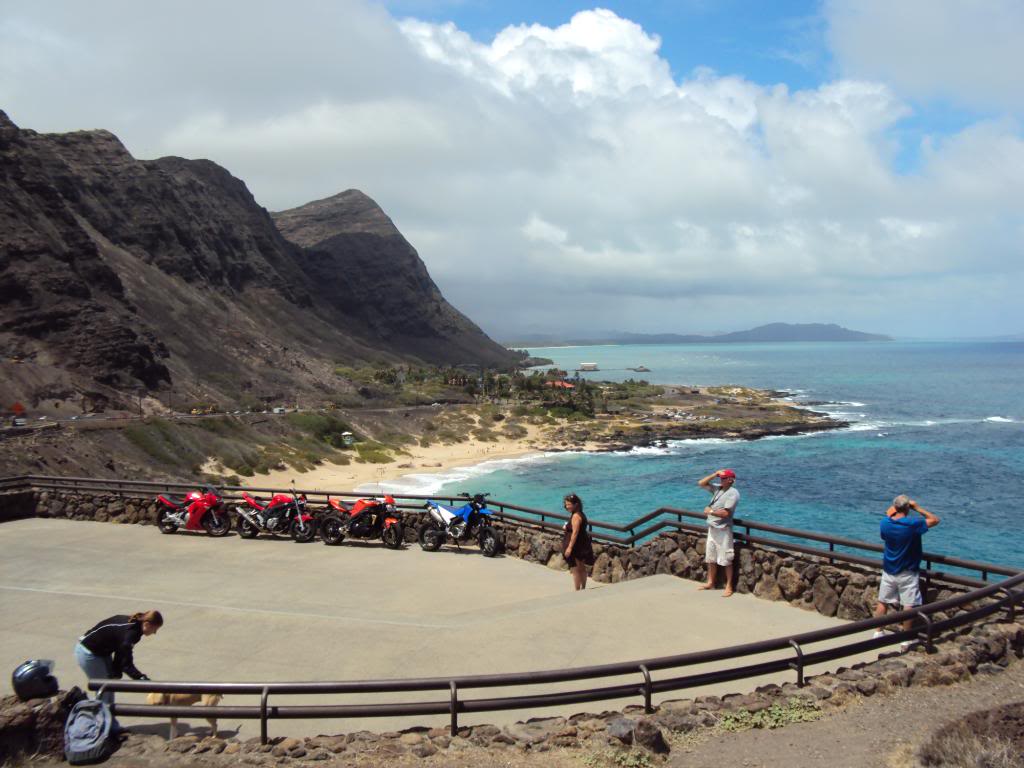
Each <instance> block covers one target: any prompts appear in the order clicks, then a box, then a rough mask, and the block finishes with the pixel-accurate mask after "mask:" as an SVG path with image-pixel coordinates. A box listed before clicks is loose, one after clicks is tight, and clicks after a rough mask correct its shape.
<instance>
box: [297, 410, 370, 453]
mask: <svg viewBox="0 0 1024 768" xmlns="http://www.w3.org/2000/svg"><path fill="white" fill-rule="evenodd" d="M285 418H286V419H287V420H288V422H289V423H290V424H291V425H292V426H295V427H298V428H299V429H301V430H302V431H303V432H306V433H307V434H310V435H312V436H313V437H314V438H316V439H317V440H318V441H320V442H321V443H324V444H325V445H329V446H331V447H332V448H338V449H343V448H345V447H346V446H345V439H344V433H345V432H352V431H353V430H352V428H351V427H350V426H349V425H348V424H347V423H346V422H344V421H342V420H341V419H339V418H338V417H337V416H334V415H332V414H327V413H289V414H287V415H286V416H285ZM353 438H354V439H356V440H358V439H359V437H358V436H357V435H355V434H354V433H353Z"/></svg>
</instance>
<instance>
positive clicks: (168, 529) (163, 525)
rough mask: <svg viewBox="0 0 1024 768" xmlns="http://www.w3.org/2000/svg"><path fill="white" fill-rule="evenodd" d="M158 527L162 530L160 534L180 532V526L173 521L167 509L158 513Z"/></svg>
mask: <svg viewBox="0 0 1024 768" xmlns="http://www.w3.org/2000/svg"><path fill="white" fill-rule="evenodd" d="M156 527H157V528H159V529H160V533H174V532H175V531H176V530H178V524H177V523H175V522H172V521H171V513H170V512H168V511H167V510H166V509H161V510H160V511H159V512H158V513H157V516H156Z"/></svg>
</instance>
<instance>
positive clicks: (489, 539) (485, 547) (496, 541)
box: [479, 526, 501, 557]
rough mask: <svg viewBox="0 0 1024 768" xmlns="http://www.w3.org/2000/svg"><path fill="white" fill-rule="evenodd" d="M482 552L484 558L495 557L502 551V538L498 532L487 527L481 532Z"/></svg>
mask: <svg viewBox="0 0 1024 768" xmlns="http://www.w3.org/2000/svg"><path fill="white" fill-rule="evenodd" d="M479 541H480V552H481V553H482V554H483V556H484V557H494V556H495V555H496V554H498V553H499V552H500V551H501V537H500V536H499V535H498V532H497V531H496V530H494V529H493V528H491V527H490V526H487V527H486V528H484V529H482V530H481V531H480V539H479Z"/></svg>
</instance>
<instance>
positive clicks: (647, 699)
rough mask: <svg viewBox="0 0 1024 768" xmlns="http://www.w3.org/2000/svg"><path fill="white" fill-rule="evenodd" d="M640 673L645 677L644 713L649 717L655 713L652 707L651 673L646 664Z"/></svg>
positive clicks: (641, 666)
mask: <svg viewBox="0 0 1024 768" xmlns="http://www.w3.org/2000/svg"><path fill="white" fill-rule="evenodd" d="M640 673H641V674H642V675H643V676H644V688H643V691H644V712H646V713H647V714H648V715H649V714H651V712H653V711H654V707H652V706H651V673H650V672H649V671H648V670H647V667H646V665H644V664H641V665H640Z"/></svg>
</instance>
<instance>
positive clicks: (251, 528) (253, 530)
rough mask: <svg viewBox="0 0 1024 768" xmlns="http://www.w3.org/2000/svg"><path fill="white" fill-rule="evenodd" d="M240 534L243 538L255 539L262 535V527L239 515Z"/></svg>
mask: <svg viewBox="0 0 1024 768" xmlns="http://www.w3.org/2000/svg"><path fill="white" fill-rule="evenodd" d="M237 527H238V535H239V536H241V537H242V538H243V539H255V538H256V537H257V536H259V535H260V529H259V528H257V527H256V526H255V525H253V524H252V523H250V522H249V521H248V520H246V519H245V518H244V517H243V516H242V515H239V516H238V525H237Z"/></svg>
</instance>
